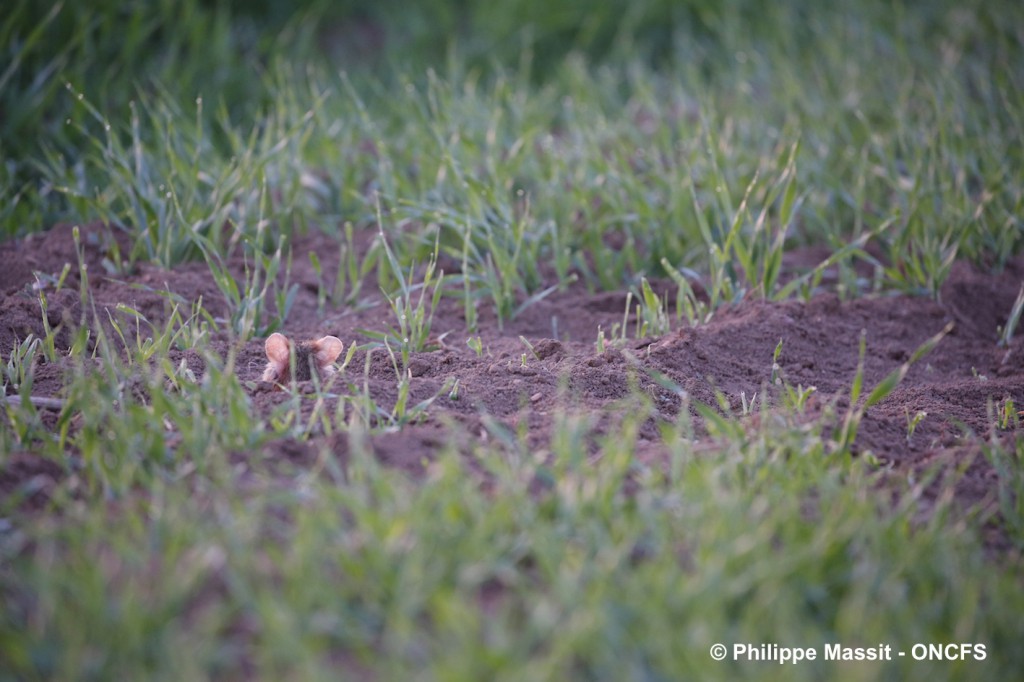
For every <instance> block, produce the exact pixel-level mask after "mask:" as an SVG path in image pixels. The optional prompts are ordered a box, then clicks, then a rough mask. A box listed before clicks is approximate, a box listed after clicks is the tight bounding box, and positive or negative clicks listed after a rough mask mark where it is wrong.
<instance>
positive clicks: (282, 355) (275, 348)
mask: <svg viewBox="0 0 1024 682" xmlns="http://www.w3.org/2000/svg"><path fill="white" fill-rule="evenodd" d="M264 348H265V349H266V351H267V359H268V360H270V361H271V362H272V363H274V364H275V365H279V366H281V367H287V366H288V356H289V355H291V348H290V344H289V343H288V339H286V338H285V336H284V334H277V333H274V334H271V335H270V338H268V339H267V343H266V345H265V346H264Z"/></svg>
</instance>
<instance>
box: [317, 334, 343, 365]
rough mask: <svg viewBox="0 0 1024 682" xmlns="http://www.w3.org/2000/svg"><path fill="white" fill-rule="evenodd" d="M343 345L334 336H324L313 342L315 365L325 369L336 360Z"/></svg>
mask: <svg viewBox="0 0 1024 682" xmlns="http://www.w3.org/2000/svg"><path fill="white" fill-rule="evenodd" d="M344 349H345V344H343V343H342V342H341V339H339V338H338V337H336V336H324V337H323V338H320V339H317V340H316V341H314V342H313V352H314V353H315V355H316V364H317V365H319V366H320V367H326V366H327V365H330V364H331V363H332V362H334V361H335V360H337V359H338V356H339V355H341V351H342V350H344Z"/></svg>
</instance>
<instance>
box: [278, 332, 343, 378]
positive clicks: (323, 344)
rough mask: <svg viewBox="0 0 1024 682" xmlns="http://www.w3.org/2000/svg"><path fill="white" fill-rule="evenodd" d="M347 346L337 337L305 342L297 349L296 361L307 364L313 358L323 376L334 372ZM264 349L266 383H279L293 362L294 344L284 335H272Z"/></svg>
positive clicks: (325, 337)
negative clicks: (336, 363)
mask: <svg viewBox="0 0 1024 682" xmlns="http://www.w3.org/2000/svg"><path fill="white" fill-rule="evenodd" d="M344 348H345V344H343V343H342V342H341V340H340V339H339V338H338V337H336V336H324V337H321V338H319V339H316V340H315V341H303V342H302V343H300V344H299V345H298V347H297V348H296V349H295V353H296V359H297V360H299V361H301V362H305V358H307V357H309V356H312V357H313V359H314V360H315V362H316V368H317V369H318V370H319V371H320V374H321V376H323V375H326V374H332V373H333V372H334V367H333V363H334V361H335V360H337V359H338V356H340V355H341V351H342V350H344ZM264 349H265V350H266V352H267V360H268V362H267V369H266V371H265V372H264V373H263V380H264V381H277V380H278V379H280V378H281V377H283V376H285V375H286V374H287V372H288V367H289V365H290V362H291V354H292V342H291V341H289V340H288V338H287V337H286V336H285V335H284V334H277V333H275V334H271V335H270V337H269V338H268V339H267V342H266V344H265V345H264Z"/></svg>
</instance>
